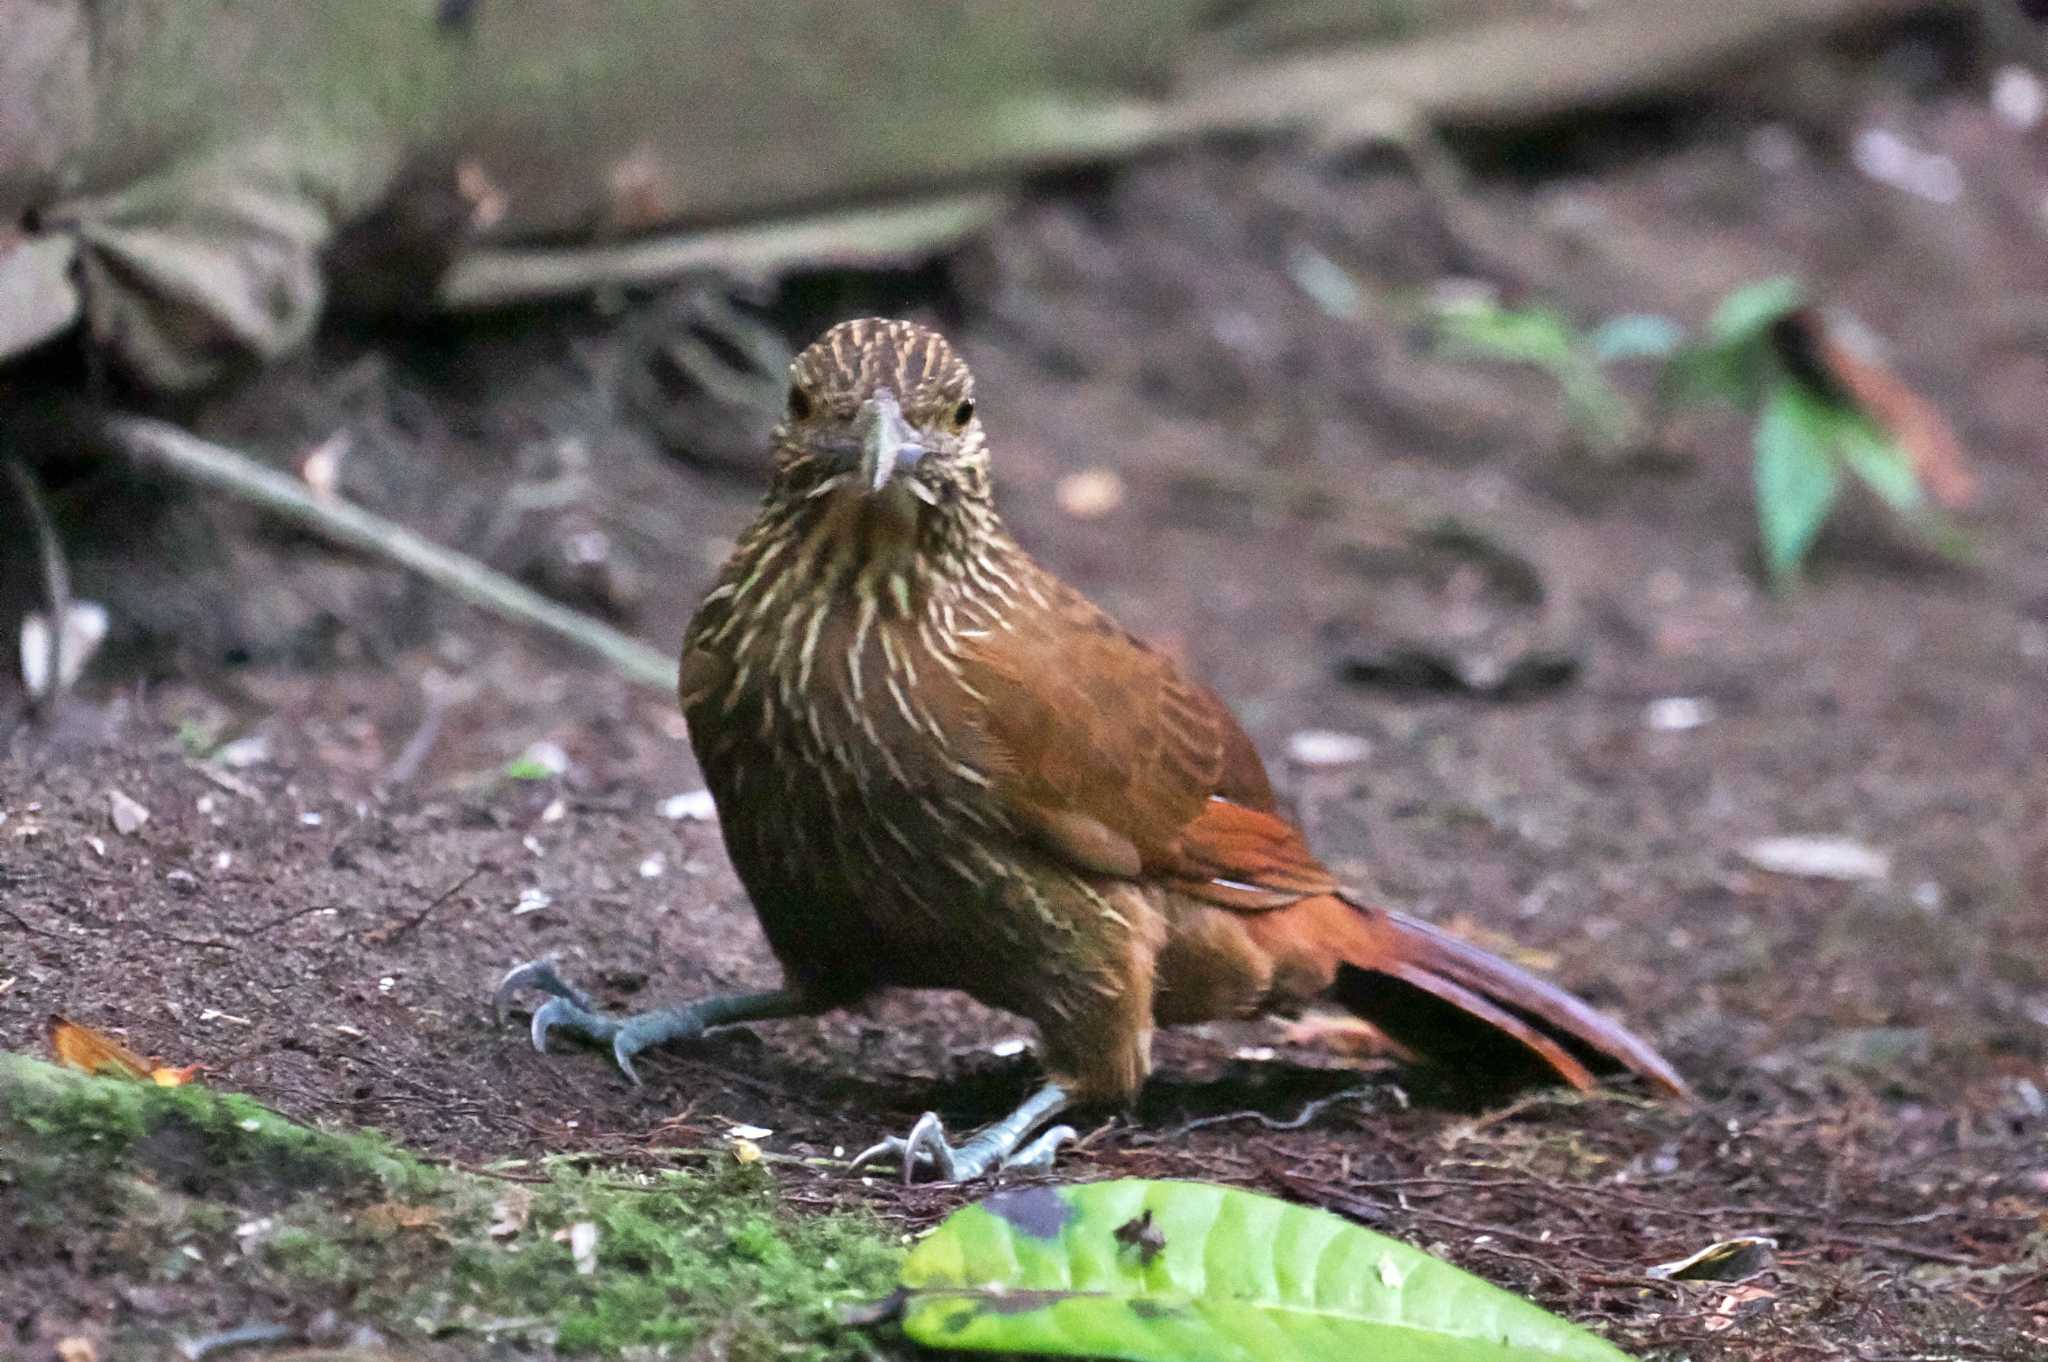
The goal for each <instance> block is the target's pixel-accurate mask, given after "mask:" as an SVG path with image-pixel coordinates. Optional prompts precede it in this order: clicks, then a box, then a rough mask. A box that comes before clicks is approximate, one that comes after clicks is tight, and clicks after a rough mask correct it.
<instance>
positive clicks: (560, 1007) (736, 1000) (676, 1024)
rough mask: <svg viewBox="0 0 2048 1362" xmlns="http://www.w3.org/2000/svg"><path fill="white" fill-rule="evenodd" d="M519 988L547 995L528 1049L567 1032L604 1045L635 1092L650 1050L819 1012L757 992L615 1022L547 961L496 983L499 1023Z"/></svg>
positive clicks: (797, 998) (807, 1002) (787, 993)
mask: <svg viewBox="0 0 2048 1362" xmlns="http://www.w3.org/2000/svg"><path fill="white" fill-rule="evenodd" d="M523 988H537V989H539V990H540V991H541V992H542V993H546V994H548V995H550V996H549V998H548V1000H547V1001H546V1002H544V1003H542V1004H541V1005H540V1006H539V1007H537V1008H535V1009H534V1013H533V1048H534V1049H536V1050H539V1051H540V1052H541V1053H542V1054H546V1053H547V1048H548V1034H549V1033H550V1032H552V1031H556V1030H562V1031H567V1032H568V1033H569V1034H571V1035H574V1036H581V1037H582V1038H583V1039H585V1040H587V1041H590V1042H591V1043H592V1044H594V1045H609V1046H610V1047H611V1051H612V1059H613V1061H614V1062H615V1063H617V1064H618V1066H619V1071H620V1072H621V1073H623V1074H625V1075H626V1077H627V1078H629V1079H631V1080H632V1082H633V1083H634V1085H635V1086H636V1087H637V1086H638V1085H639V1082H640V1075H639V1074H637V1073H635V1072H634V1071H633V1056H635V1055H637V1054H639V1053H640V1052H641V1051H642V1050H645V1049H647V1048H648V1047H649V1046H651V1045H665V1044H667V1043H668V1042H670V1041H677V1040H694V1039H696V1038H697V1037H698V1036H701V1035H703V1034H704V1033H705V1032H706V1031H708V1030H710V1029H711V1028H712V1027H714V1026H728V1025H730V1024H732V1023H733V1022H749V1021H767V1020H769V1019H770V1018H773V1017H800V1016H808V1015H809V1014H811V1013H814V1012H817V1011H819V1010H820V1009H819V1006H818V1004H817V1003H816V1002H814V1001H813V1000H812V999H810V998H809V997H808V996H806V995H805V994H803V993H801V992H798V991H797V990H795V989H789V988H775V989H769V990H767V991H765V992H762V993H728V994H725V995H723V996H720V997H716V998H701V999H699V1000H698V1001H696V1002H694V1003H684V1004H682V1005H680V1006H677V1007H658V1008H653V1009H651V1010H649V1011H646V1012H636V1013H633V1014H632V1015H630V1016H624V1017H614V1016H608V1015H606V1014H605V1013H603V1012H600V1011H598V1009H597V1004H596V1002H595V1001H594V1000H592V998H591V996H590V995H589V994H588V993H585V992H584V991H583V990H582V989H580V988H577V987H576V986H575V985H574V984H571V983H569V982H568V981H567V980H565V979H563V978H562V976H561V975H559V974H557V973H555V967H554V965H553V964H551V963H549V962H548V961H546V960H530V961H528V962H527V963H526V964H523V965H521V966H519V967H518V968H517V969H514V970H513V971H512V972H511V973H509V974H507V975H506V976H505V977H504V978H503V979H502V980H500V981H499V982H498V991H497V993H496V994H494V995H493V996H492V999H491V1009H492V1011H493V1012H494V1013H496V1015H497V1018H498V1021H499V1023H500V1024H502V1023H503V1022H504V1020H505V1004H506V1002H508V1001H509V1000H510V999H511V997H512V995H513V994H514V993H517V992H518V991H519V990H520V989H523Z"/></svg>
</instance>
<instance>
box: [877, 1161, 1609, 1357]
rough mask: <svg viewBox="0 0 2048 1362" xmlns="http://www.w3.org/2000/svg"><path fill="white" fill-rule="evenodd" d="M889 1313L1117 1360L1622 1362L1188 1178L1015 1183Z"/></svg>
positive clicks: (1421, 1256)
mask: <svg viewBox="0 0 2048 1362" xmlns="http://www.w3.org/2000/svg"><path fill="white" fill-rule="evenodd" d="M903 1287H904V1290H905V1293H906V1294H905V1298H904V1313H903V1327H904V1331H905V1332H906V1333H908V1334H909V1336H910V1337H911V1338H912V1339H913V1340H915V1341H916V1342H918V1343H922V1344H924V1345H926V1346H928V1347H934V1348H953V1349H964V1350H967V1351H972V1352H1022V1353H1036V1354H1053V1355H1067V1356H1080V1357H1100V1358H1120V1359H1125V1362H1325V1359H1327V1362H1351V1360H1352V1359H1384V1360H1385V1362H1397V1360H1398V1362H1537V1360H1538V1359H1550V1360H1552V1362H1626V1354H1624V1353H1622V1352H1620V1351H1619V1350H1618V1349H1616V1348H1615V1347H1614V1346H1613V1345H1612V1344H1610V1343H1608V1342H1606V1341H1605V1340H1604V1339H1601V1338H1599V1337H1598V1336H1596V1335H1594V1334H1591V1333H1588V1332H1587V1331H1586V1330H1584V1329H1581V1328H1579V1327H1578V1326H1576V1325H1574V1324H1569V1323H1567V1322H1565V1321H1564V1320H1561V1319H1559V1318H1557V1317H1556V1316H1555V1315H1551V1314H1548V1313H1546V1312H1545V1311H1543V1310H1541V1309H1538V1308H1537V1307H1536V1306H1534V1305H1531V1304H1529V1303H1528V1302H1527V1301H1524V1300H1521V1299H1519V1298H1517V1297H1515V1296H1513V1295H1510V1294H1509V1293H1508V1292H1505V1291H1502V1290H1501V1289H1500V1288H1498V1287H1495V1286H1492V1285H1490V1284H1488V1283H1486V1282H1483V1281H1481V1280H1479V1279H1478V1278H1477V1277H1474V1276H1472V1275H1471V1274H1469V1273H1466V1272H1462V1271H1460V1270H1459V1269H1457V1268H1454V1267H1452V1266H1451V1265H1450V1264H1448V1263H1445V1262H1443V1261H1441V1260H1440V1259H1436V1258H1432V1257H1430V1256H1429V1255H1428V1254H1426V1253H1423V1252H1422V1251H1420V1250H1419V1249H1413V1248H1410V1247H1408V1246H1407V1245H1406V1244H1403V1243H1400V1242H1398V1241H1397V1240H1393V1239H1389V1238H1387V1237H1385V1236H1384V1235H1378V1234H1374V1233H1372V1232H1371V1231H1369V1230H1364V1229H1360V1228H1359V1227H1358V1226H1356V1225H1353V1224H1351V1223H1350V1222H1349V1221H1346V1220H1342V1219H1340V1218H1338V1217H1337V1216H1334V1215H1331V1214H1329V1213H1328V1212H1326V1211H1318V1210H1312V1209H1310V1208H1308V1207H1304V1206H1295V1205H1291V1204H1289V1203H1287V1202H1284V1201H1278V1200H1275V1199H1274V1198H1272V1197H1265V1196H1259V1195H1257V1194H1255V1193H1252V1192H1244V1191H1239V1190H1237V1189H1235V1188H1230V1187H1218V1186H1213V1185H1210V1184H1206V1183H1198V1182H1147V1181H1126V1182H1097V1183H1089V1184H1085V1185H1082V1186H1076V1187H1024V1188H1019V1189H1016V1190H1013V1191H1006V1192H1000V1193H998V1194H997V1195H995V1196H993V1197H990V1198H989V1199H988V1200H987V1201H984V1202H982V1203H981V1204H979V1205H976V1206H969V1207H967V1208H965V1209H964V1210H961V1211H957V1212H955V1213H954V1214H953V1215H952V1216H950V1217H948V1218H947V1220H946V1222H945V1223H944V1224H942V1225H940V1226H939V1228H938V1229H937V1230H936V1231H934V1232H933V1233H932V1235H931V1236H930V1237H929V1238H927V1239H926V1240H924V1242H923V1243H921V1244H919V1245H918V1246H917V1247H916V1248H915V1249H914V1250H912V1252H911V1255H910V1258H909V1261H908V1262H907V1263H906V1264H905V1265H904V1270H903Z"/></svg>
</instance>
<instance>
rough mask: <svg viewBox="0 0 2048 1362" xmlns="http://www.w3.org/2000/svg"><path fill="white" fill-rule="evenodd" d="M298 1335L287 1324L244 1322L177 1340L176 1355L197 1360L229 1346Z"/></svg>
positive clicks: (189, 1359)
mask: <svg viewBox="0 0 2048 1362" xmlns="http://www.w3.org/2000/svg"><path fill="white" fill-rule="evenodd" d="M298 1337H299V1331H298V1330H297V1329H295V1328H293V1327H292V1326H291V1325H289V1324H244V1325H242V1326H241V1327H240V1328H238V1329H224V1330H222V1331H221V1332H220V1333H217V1334H204V1335H201V1336H200V1337H198V1338H188V1339H184V1340H182V1341H180V1342H179V1344H178V1356H180V1357H182V1358H185V1359H187V1362H199V1359H200V1358H203V1357H211V1356H212V1355H213V1354H215V1353H217V1352H225V1351H226V1350H228V1349H229V1348H243V1347H247V1346H249V1345H250V1344H252V1343H283V1342H285V1341H287V1340H290V1339H296V1338H298Z"/></svg>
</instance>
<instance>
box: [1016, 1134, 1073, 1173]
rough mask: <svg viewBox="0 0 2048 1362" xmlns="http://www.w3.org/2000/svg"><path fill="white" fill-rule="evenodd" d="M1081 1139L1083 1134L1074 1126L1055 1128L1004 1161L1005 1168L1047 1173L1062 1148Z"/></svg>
mask: <svg viewBox="0 0 2048 1362" xmlns="http://www.w3.org/2000/svg"><path fill="white" fill-rule="evenodd" d="M1080 1138H1081V1132H1080V1131H1078V1130H1076V1129H1074V1128H1073V1127H1072V1126H1054V1127H1053V1128H1052V1129H1051V1130H1048V1131H1046V1132H1045V1133H1044V1134H1043V1135H1040V1136H1039V1137H1038V1138H1037V1139H1035V1140H1033V1141H1032V1142H1031V1143H1030V1144H1027V1145H1025V1146H1024V1147H1023V1148H1022V1149H1020V1150H1018V1151H1017V1152H1016V1153H1014V1154H1012V1155H1010V1157H1009V1158H1007V1159H1004V1160H1003V1167H1005V1168H1015V1169H1018V1170H1019V1171H1021V1172H1028V1173H1046V1172H1050V1171H1051V1170H1052V1164H1053V1159H1054V1157H1055V1156H1056V1155H1057V1154H1058V1153H1059V1152H1060V1146H1061V1145H1063V1144H1071V1143H1073V1142H1074V1141H1075V1140H1078V1139H1080Z"/></svg>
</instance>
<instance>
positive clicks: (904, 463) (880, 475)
mask: <svg viewBox="0 0 2048 1362" xmlns="http://www.w3.org/2000/svg"><path fill="white" fill-rule="evenodd" d="M853 429H854V432H855V434H856V435H858V437H859V438H860V481H861V485H862V486H863V487H865V488H867V490H868V492H869V493H870V494H873V493H876V492H880V491H881V490H882V489H883V488H884V487H887V486H888V485H889V482H890V480H891V479H892V478H894V477H896V476H897V475H898V474H900V473H907V472H909V471H910V470H911V469H912V468H915V467H916V466H917V461H918V460H919V459H921V458H923V457H924V446H923V445H922V444H919V443H918V439H917V431H916V430H915V429H913V428H912V426H911V424H910V423H909V422H908V421H906V420H904V419H903V408H902V406H901V405H899V404H898V403H897V401H896V394H895V393H892V392H890V391H889V390H888V389H887V388H882V389H879V390H878V391H877V392H876V393H875V395H874V396H873V397H870V398H869V399H868V400H867V401H865V402H863V403H861V404H860V412H859V414H858V415H856V416H855V417H854V419H853Z"/></svg>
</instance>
